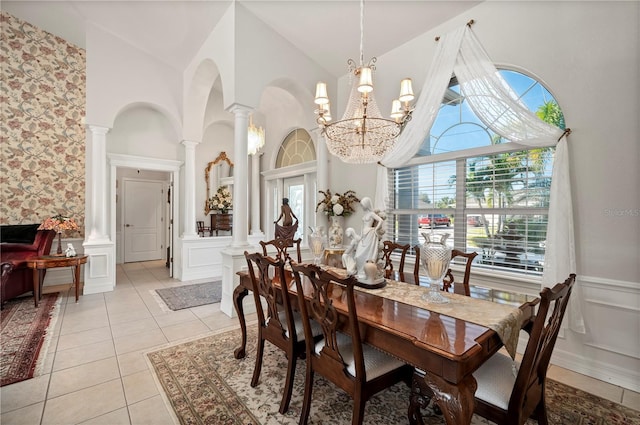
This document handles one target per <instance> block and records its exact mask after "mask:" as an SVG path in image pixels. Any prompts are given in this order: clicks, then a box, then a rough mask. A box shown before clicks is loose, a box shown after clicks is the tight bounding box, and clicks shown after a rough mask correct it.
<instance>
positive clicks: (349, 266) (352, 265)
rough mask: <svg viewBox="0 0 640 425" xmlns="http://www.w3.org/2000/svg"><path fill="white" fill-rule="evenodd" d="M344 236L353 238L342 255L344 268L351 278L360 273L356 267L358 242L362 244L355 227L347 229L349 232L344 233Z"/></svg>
mask: <svg viewBox="0 0 640 425" xmlns="http://www.w3.org/2000/svg"><path fill="white" fill-rule="evenodd" d="M344 235H345V236H346V237H348V238H351V243H350V244H349V247H348V248H347V249H346V250H345V251H344V253H343V254H342V266H343V267H344V268H345V269H346V270H347V274H348V275H349V276H351V275H354V274H356V273H357V272H358V269H357V267H356V247H357V246H358V242H360V235H358V234H357V233H356V231H355V230H354V229H353V227H349V228H347V230H345V231H344Z"/></svg>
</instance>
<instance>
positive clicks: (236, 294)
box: [233, 285, 249, 359]
mask: <svg viewBox="0 0 640 425" xmlns="http://www.w3.org/2000/svg"><path fill="white" fill-rule="evenodd" d="M248 294H249V291H247V289H246V288H245V287H243V286H242V285H238V286H237V287H236V289H234V290H233V306H234V307H235V309H236V313H237V314H238V320H239V321H240V329H241V330H242V343H241V344H240V347H238V348H236V349H235V351H234V352H233V356H234V357H235V358H236V359H242V358H244V356H245V355H246V351H245V348H246V347H247V322H246V320H245V318H244V306H243V305H242V300H243V299H244V297H246V296H247V295H248Z"/></svg>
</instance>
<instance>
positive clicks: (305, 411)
mask: <svg viewBox="0 0 640 425" xmlns="http://www.w3.org/2000/svg"><path fill="white" fill-rule="evenodd" d="M310 361H311V359H308V360H307V376H306V378H305V381H304V400H303V401H302V411H301V412H300V425H307V422H308V421H309V411H310V410H311V392H312V391H313V370H311V367H310V366H309V362H310Z"/></svg>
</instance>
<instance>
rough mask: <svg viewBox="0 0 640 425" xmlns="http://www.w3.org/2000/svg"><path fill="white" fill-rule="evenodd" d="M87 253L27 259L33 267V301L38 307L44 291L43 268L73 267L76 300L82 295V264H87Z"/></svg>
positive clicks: (31, 267) (27, 262)
mask: <svg viewBox="0 0 640 425" xmlns="http://www.w3.org/2000/svg"><path fill="white" fill-rule="evenodd" d="M87 258H89V257H88V256H87V255H78V256H76V257H62V256H56V255H44V256H42V257H36V258H31V259H29V260H27V261H26V264H27V267H29V268H30V269H33V301H34V303H35V306H36V307H38V302H39V301H40V297H41V293H42V281H43V280H44V279H43V276H42V275H43V273H42V271H43V270H46V269H53V268H57V267H73V275H72V276H73V284H74V285H75V287H76V302H78V297H79V295H80V266H81V265H82V264H86V262H87Z"/></svg>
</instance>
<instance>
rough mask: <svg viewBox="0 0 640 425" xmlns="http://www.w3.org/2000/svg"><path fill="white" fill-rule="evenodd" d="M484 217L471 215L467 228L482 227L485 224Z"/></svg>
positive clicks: (468, 217) (468, 218)
mask: <svg viewBox="0 0 640 425" xmlns="http://www.w3.org/2000/svg"><path fill="white" fill-rule="evenodd" d="M483 223H484V222H483V220H482V216H479V215H470V216H467V226H473V227H480V226H482V224H483Z"/></svg>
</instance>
